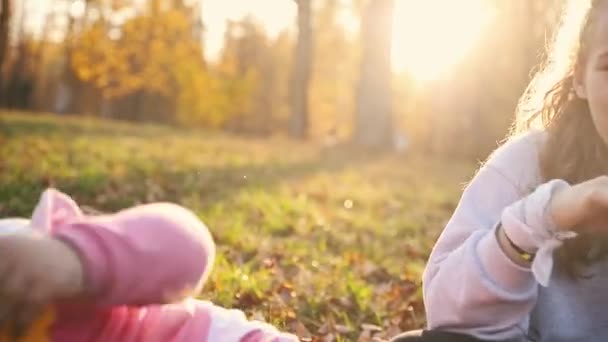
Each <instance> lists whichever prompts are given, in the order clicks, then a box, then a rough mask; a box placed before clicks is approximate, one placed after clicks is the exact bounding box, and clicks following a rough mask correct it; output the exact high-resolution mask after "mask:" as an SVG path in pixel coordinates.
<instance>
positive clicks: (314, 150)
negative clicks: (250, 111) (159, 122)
mask: <svg viewBox="0 0 608 342" xmlns="http://www.w3.org/2000/svg"><path fill="white" fill-rule="evenodd" d="M0 156H1V158H0V216H9V215H26V216H27V215H29V214H30V213H31V210H32V209H33V206H34V205H35V203H36V202H37V199H38V196H39V195H40V192H41V191H42V190H43V189H44V188H45V187H47V186H54V187H57V188H58V189H60V190H62V191H64V192H67V193H69V194H70V195H72V196H73V197H75V198H76V200H77V201H78V202H79V203H80V204H82V205H85V206H89V207H92V208H95V209H98V210H102V211H112V210H117V209H120V208H124V207H126V206H131V205H134V204H136V203H143V202H150V201H160V200H162V201H175V202H177V203H179V204H182V205H184V206H187V207H189V208H191V209H192V210H194V211H195V212H196V213H197V214H198V215H200V217H201V218H202V219H203V221H204V222H205V223H206V224H207V225H208V226H209V228H210V230H211V231H212V234H213V236H214V238H215V240H216V243H217V244H218V258H217V262H216V264H215V268H214V271H213V274H212V277H211V278H210V279H209V281H208V282H207V284H206V286H205V289H204V291H203V293H202V294H201V297H202V298H206V299H211V300H213V301H214V302H215V303H217V304H220V305H224V306H227V307H236V308H240V309H243V310H245V311H246V312H247V313H248V314H249V315H250V317H254V318H260V319H265V320H267V321H270V322H272V323H274V324H276V325H278V326H280V327H282V328H284V329H286V330H289V331H292V332H296V333H298V334H299V335H300V336H301V337H302V338H304V339H305V340H306V339H307V338H308V339H309V340H315V341H321V340H323V341H357V340H359V341H368V340H371V337H372V336H375V337H380V338H385V337H387V336H391V335H393V334H395V333H396V332H398V331H399V330H403V329H411V328H416V327H420V326H421V325H422V324H424V311H423V307H422V303H421V293H420V286H419V285H420V284H419V279H420V275H421V272H422V269H423V267H424V262H425V260H426V258H427V256H428V253H429V251H430V248H431V247H432V244H433V242H434V240H435V239H436V237H437V235H438V233H439V232H440V230H441V229H442V228H443V225H444V224H445V221H446V219H448V218H449V215H450V214H451V212H452V210H453V209H454V207H455V205H456V203H457V201H458V197H459V194H460V190H461V188H462V183H463V182H464V181H466V180H467V179H468V177H469V175H470V174H471V172H472V171H473V167H474V165H473V164H472V163H458V162H453V161H451V162H446V161H444V162H440V161H435V160H429V159H428V158H422V157H416V156H396V155H384V156H375V157H370V156H367V157H366V156H362V155H359V154H355V153H353V151H352V150H351V151H349V150H347V149H343V148H334V149H327V148H322V147H319V146H313V145H312V144H308V145H304V144H298V143H294V142H290V141H287V140H284V139H281V138H273V139H267V140H256V139H248V138H242V137H235V136H229V135H223V134H219V133H208V132H203V131H194V130H178V129H177V128H169V127H161V126H153V125H129V124H124V123H122V124H121V123H111V122H102V121H95V120H86V119H71V118H69V119H63V118H62V119H57V118H56V117H53V116H33V115H22V114H20V115H16V114H9V113H4V114H0Z"/></svg>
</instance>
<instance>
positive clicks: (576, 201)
mask: <svg viewBox="0 0 608 342" xmlns="http://www.w3.org/2000/svg"><path fill="white" fill-rule="evenodd" d="M549 210H550V213H551V215H552V217H553V221H554V222H555V224H556V226H557V228H558V229H559V230H575V231H576V230H581V229H584V230H596V231H599V230H606V229H608V176H600V177H597V178H594V179H591V180H588V181H585V182H582V183H579V184H577V185H574V186H572V187H569V188H566V189H562V190H560V191H557V192H556V193H555V194H554V195H553V197H552V199H551V203H550V204H549Z"/></svg>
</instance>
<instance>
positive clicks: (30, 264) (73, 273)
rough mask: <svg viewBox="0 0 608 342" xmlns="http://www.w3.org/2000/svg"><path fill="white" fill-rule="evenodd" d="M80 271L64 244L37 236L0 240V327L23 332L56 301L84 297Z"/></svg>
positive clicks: (16, 235) (6, 237) (71, 251)
mask: <svg viewBox="0 0 608 342" xmlns="http://www.w3.org/2000/svg"><path fill="white" fill-rule="evenodd" d="M83 283H84V282H83V267H82V264H81V262H80V259H79V257H78V255H77V254H76V253H75V252H74V251H73V250H72V249H71V248H70V247H69V246H68V245H66V244H65V243H63V242H62V241H59V240H57V239H54V238H52V237H51V236H49V235H47V234H44V233H40V232H35V231H32V232H28V233H26V234H11V235H5V236H0V326H4V327H7V323H9V322H10V323H11V325H12V327H11V328H13V331H14V332H15V333H16V334H20V333H22V332H23V329H25V328H26V327H27V326H29V325H30V323H31V322H32V321H34V320H35V319H36V318H37V316H38V314H39V313H40V312H41V311H42V310H43V309H44V308H45V307H46V306H47V305H49V304H50V303H51V302H53V301H54V300H57V299H62V298H70V297H75V296H79V295H81V294H83V292H84V284H83Z"/></svg>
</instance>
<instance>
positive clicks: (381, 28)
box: [354, 0, 393, 148]
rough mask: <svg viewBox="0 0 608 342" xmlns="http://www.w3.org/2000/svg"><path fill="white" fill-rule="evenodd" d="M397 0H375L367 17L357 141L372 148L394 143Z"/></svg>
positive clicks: (363, 37)
mask: <svg viewBox="0 0 608 342" xmlns="http://www.w3.org/2000/svg"><path fill="white" fill-rule="evenodd" d="M392 14H393V0H372V1H371V2H370V3H369V5H368V7H367V8H366V10H365V12H364V14H363V20H362V32H361V33H362V40H363V41H362V48H363V51H362V52H363V54H362V57H361V71H360V79H359V84H358V88H357V92H356V93H357V110H356V122H355V137H354V138H355V142H356V143H357V144H359V145H361V146H365V147H371V148H388V147H390V146H391V144H392V136H393V131H392V130H393V119H392V116H393V114H392V89H391V78H392V73H391V37H392Z"/></svg>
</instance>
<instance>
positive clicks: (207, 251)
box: [32, 189, 215, 306]
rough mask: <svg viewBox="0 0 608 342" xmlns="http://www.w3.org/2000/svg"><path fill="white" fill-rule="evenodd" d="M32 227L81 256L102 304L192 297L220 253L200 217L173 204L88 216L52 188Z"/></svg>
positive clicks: (39, 207)
mask: <svg viewBox="0 0 608 342" xmlns="http://www.w3.org/2000/svg"><path fill="white" fill-rule="evenodd" d="M32 226H33V227H34V228H36V229H42V230H46V231H48V232H49V233H50V234H52V235H53V236H54V237H56V238H58V239H60V240H62V241H64V242H66V243H68V244H69V245H71V246H72V247H73V248H74V249H75V250H76V251H77V252H78V253H79V255H80V256H81V259H82V261H83V265H84V268H85V274H86V281H87V283H88V285H89V286H90V287H91V289H92V290H93V291H94V293H95V296H94V297H95V298H94V301H95V304H97V305H101V306H106V305H107V306H111V305H121V304H125V305H145V304H155V303H159V304H160V303H168V302H171V301H174V300H178V299H181V298H184V297H186V296H189V295H192V294H193V293H195V292H197V291H198V290H200V287H201V286H202V284H203V282H204V281H205V279H206V277H207V275H208V274H209V272H210V271H211V268H212V264H213V260H214V255H215V246H214V243H213V240H212V238H211V235H210V233H209V231H208V230H207V228H206V227H205V225H204V224H203V223H202V222H201V221H200V220H199V219H198V218H197V217H196V215H194V214H193V213H192V212H190V211H189V210H187V209H185V208H183V207H180V206H178V205H174V204H168V203H155V204H148V205H141V206H137V207H134V208H130V209H127V210H123V211H120V212H118V213H116V214H110V215H102V216H86V215H83V214H82V212H81V211H80V210H79V208H78V206H77V205H76V203H75V202H74V201H73V200H72V199H71V198H70V197H68V196H67V195H65V194H63V193H60V192H59V191H57V190H54V189H48V190H46V191H45V192H44V193H43V195H42V197H41V199H40V202H39V203H38V205H37V207H36V209H35V210H34V214H33V216H32Z"/></svg>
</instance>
